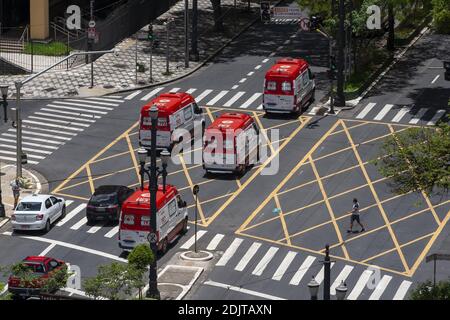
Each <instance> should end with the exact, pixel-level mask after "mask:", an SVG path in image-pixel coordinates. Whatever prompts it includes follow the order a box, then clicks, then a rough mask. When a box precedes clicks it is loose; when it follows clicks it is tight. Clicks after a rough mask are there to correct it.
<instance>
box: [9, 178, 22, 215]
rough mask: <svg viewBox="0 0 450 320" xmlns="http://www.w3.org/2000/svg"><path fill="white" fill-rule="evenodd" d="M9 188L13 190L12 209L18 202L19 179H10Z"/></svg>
mask: <svg viewBox="0 0 450 320" xmlns="http://www.w3.org/2000/svg"><path fill="white" fill-rule="evenodd" d="M11 189H12V192H13V196H14V209H13V210H15V209H16V207H17V204H18V202H19V197H20V184H19V179H15V180H13V181H11Z"/></svg>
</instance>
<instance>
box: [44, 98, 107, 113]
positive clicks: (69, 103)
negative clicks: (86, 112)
mask: <svg viewBox="0 0 450 320" xmlns="http://www.w3.org/2000/svg"><path fill="white" fill-rule="evenodd" d="M67 101H73V100H67ZM67 101H58V102H57V103H58V104H62V105H67V106H75V107H82V108H86V109H95V110H108V111H111V110H114V108H110V107H101V106H94V105H91V104H85V103H75V102H67ZM53 103H55V102H53Z"/></svg>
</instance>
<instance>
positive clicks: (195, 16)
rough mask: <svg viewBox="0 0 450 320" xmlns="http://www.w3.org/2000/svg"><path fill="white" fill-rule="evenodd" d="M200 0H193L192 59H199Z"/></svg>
mask: <svg viewBox="0 0 450 320" xmlns="http://www.w3.org/2000/svg"><path fill="white" fill-rule="evenodd" d="M197 39H198V0H192V37H191V50H192V60H194V61H198V60H199V56H198V48H197Z"/></svg>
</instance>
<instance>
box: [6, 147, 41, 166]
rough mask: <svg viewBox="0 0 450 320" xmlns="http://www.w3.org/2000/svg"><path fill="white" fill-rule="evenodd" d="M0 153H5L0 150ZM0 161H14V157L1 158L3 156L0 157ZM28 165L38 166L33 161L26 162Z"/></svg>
mask: <svg viewBox="0 0 450 320" xmlns="http://www.w3.org/2000/svg"><path fill="white" fill-rule="evenodd" d="M0 153H5V152H4V151H1V150H0ZM13 155H15V153H13ZM0 159H2V160H5V161H16V158H15V157H3V156H0ZM28 163H30V164H38V163H39V162H37V161H33V160H28Z"/></svg>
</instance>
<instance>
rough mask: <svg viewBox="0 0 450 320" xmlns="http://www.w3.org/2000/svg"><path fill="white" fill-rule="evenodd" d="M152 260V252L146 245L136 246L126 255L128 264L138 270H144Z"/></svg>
mask: <svg viewBox="0 0 450 320" xmlns="http://www.w3.org/2000/svg"><path fill="white" fill-rule="evenodd" d="M153 259H154V256H153V252H152V250H151V249H150V246H149V245H148V244H140V245H137V246H136V247H135V248H134V249H133V250H132V251H131V252H130V254H129V255H128V263H129V264H130V265H132V266H133V267H135V268H136V269H140V270H146V269H147V267H148V266H149V265H150V264H151V263H152V262H153Z"/></svg>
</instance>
